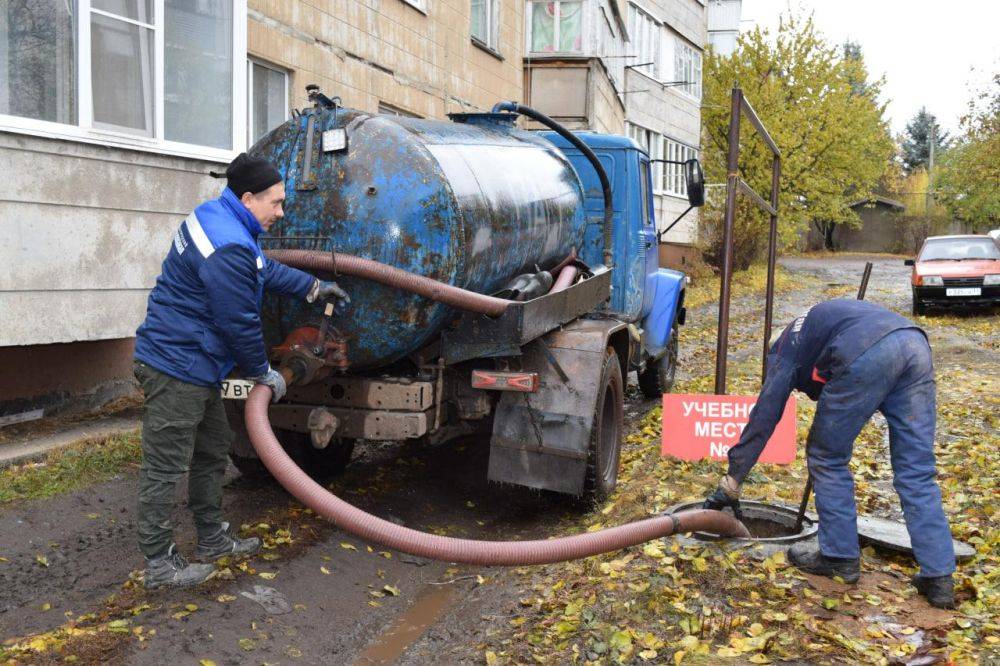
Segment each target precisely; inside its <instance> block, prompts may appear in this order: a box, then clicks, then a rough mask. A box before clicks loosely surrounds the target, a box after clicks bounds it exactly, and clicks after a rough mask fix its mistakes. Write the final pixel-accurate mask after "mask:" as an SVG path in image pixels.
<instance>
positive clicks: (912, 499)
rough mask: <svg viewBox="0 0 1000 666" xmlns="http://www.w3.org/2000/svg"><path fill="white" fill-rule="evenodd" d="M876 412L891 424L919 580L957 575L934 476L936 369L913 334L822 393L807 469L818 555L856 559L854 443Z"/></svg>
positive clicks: (882, 347) (886, 345)
mask: <svg viewBox="0 0 1000 666" xmlns="http://www.w3.org/2000/svg"><path fill="white" fill-rule="evenodd" d="M876 411H880V412H882V414H883V415H884V416H885V419H886V421H887V422H888V424H889V452H890V457H891V460H892V472H893V487H895V489H896V493H898V494H899V499H900V502H901V503H902V505H903V515H904V516H905V518H906V529H907V531H908V532H909V533H910V540H911V542H912V544H913V554H914V556H915V557H916V560H917V563H918V564H919V565H920V573H921V575H922V576H927V577H932V576H944V575H947V574H950V573H952V572H953V571H954V570H955V551H954V548H953V546H952V541H951V531H950V529H949V527H948V520H947V519H946V518H945V515H944V508H943V507H942V506H941V490H940V489H939V488H938V485H937V481H936V480H935V477H936V475H937V470H936V468H935V465H934V421H935V411H936V404H935V387H934V367H933V364H932V361H931V350H930V347H929V346H928V344H927V339H926V338H925V337H924V336H923V334H922V333H921V332H920V331H918V330H916V329H902V330H897V331H893V332H892V333H890V334H888V335H887V336H885V337H884V338H882V340H880V341H879V342H877V343H876V344H874V345H873V346H872V347H870V348H869V349H868V350H867V351H866V352H865V353H864V354H862V355H861V356H859V357H858V358H857V359H856V360H855V361H854V362H853V363H852V364H851V365H850V366H848V368H847V369H846V370H845V371H844V372H842V373H840V374H839V375H837V376H836V377H835V378H833V379H831V380H830V382H829V383H828V384H827V385H826V386H825V387H824V388H823V392H822V393H821V394H820V398H819V403H818V404H817V406H816V417H815V419H814V420H813V424H812V429H811V430H810V432H809V443H808V449H807V451H808V455H807V459H808V463H809V472H810V473H811V474H812V477H813V482H814V487H815V491H816V509H817V511H818V512H819V546H820V552H821V553H823V554H824V555H826V556H828V557H847V558H857V557H859V556H860V551H859V547H858V529H857V509H856V506H855V503H854V477H853V476H852V474H851V470H850V468H849V467H848V463H849V462H850V460H851V454H852V451H853V448H854V440H855V439H856V438H857V436H858V433H860V432H861V428H862V427H864V425H865V423H867V422H868V419H869V418H871V416H872V414H874V413H875V412H876Z"/></svg>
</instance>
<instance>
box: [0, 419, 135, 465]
mask: <svg viewBox="0 0 1000 666" xmlns="http://www.w3.org/2000/svg"><path fill="white" fill-rule="evenodd" d="M139 425H140V420H139V417H138V416H125V417H123V416H112V417H109V418H106V419H100V420H98V421H90V422H87V423H81V424H78V425H74V426H72V427H70V428H67V429H66V430H62V431H59V432H54V433H46V434H44V435H38V436H35V437H30V438H28V439H24V440H21V441H13V442H5V443H3V444H0V467H8V466H10V465H14V464H17V463H20V462H25V461H27V460H31V459H33V458H39V457H41V456H44V455H45V454H47V453H49V452H50V451H55V450H58V449H62V448H65V447H67V446H70V445H71V444H75V443H77V442H81V441H84V440H88V439H105V438H107V437H113V436H115V435H121V434H124V433H128V432H132V431H134V430H138V428H139Z"/></svg>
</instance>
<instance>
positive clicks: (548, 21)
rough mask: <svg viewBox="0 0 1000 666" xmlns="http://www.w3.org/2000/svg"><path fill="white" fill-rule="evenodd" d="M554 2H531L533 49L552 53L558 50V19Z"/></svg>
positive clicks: (538, 51) (536, 51)
mask: <svg viewBox="0 0 1000 666" xmlns="http://www.w3.org/2000/svg"><path fill="white" fill-rule="evenodd" d="M555 7H556V4H555V3H554V2H532V3H531V50H532V51H534V52H535V53H551V52H552V51H555V50H556V19H555V13H556V10H555Z"/></svg>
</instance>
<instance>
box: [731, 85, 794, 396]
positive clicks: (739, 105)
mask: <svg viewBox="0 0 1000 666" xmlns="http://www.w3.org/2000/svg"><path fill="white" fill-rule="evenodd" d="M744 115H745V116H746V118H747V120H749V121H750V124H751V125H753V127H754V129H755V130H757V134H758V135H759V136H760V138H761V139H763V141H764V143H765V144H767V147H768V148H770V149H771V153H772V155H773V156H774V157H773V160H772V162H771V202H770V203H768V202H767V201H765V200H764V197H762V196H760V195H759V194H757V192H755V191H754V189H753V188H752V187H750V185H749V184H748V183H747V182H746V181H745V180H743V178H742V177H741V176H740V172H739V168H740V167H739V160H740V119H741V117H742V116H744ZM780 180H781V151H780V150H778V145H777V144H776V143H775V142H774V139H772V138H771V135H770V134H769V133H768V131H767V128H766V127H764V123H762V122H761V121H760V118H759V117H757V112H756V111H754V110H753V107H752V106H751V105H750V102H748V101H747V99H746V97H744V96H743V90H742V89H740V88H739V86H735V87H733V93H732V106H731V108H730V113H729V137H728V152H727V156H726V214H725V218H724V227H723V236H722V245H723V251H722V280H721V285H720V287H719V335H718V340H717V342H716V347H715V393H716V394H717V395H722V394H725V393H726V364H727V355H728V352H729V297H730V287H731V285H732V280H733V223H734V221H735V219H736V194H737V192H743V193H744V194H746V195H747V196H749V197H750V200H751V201H753V202H754V203H755V204H757V207H758V208H760V209H761V210H763V211H765V212H767V213H768V214H770V216H771V228H770V232H769V235H768V247H767V295H766V304H765V309H764V349H763V353H762V355H761V378H762V379H763V377H764V376H765V375H766V373H767V352H768V342H769V340H770V337H771V317H772V312H773V309H774V264H775V261H776V260H777V251H778V250H777V247H778V185H779V183H780Z"/></svg>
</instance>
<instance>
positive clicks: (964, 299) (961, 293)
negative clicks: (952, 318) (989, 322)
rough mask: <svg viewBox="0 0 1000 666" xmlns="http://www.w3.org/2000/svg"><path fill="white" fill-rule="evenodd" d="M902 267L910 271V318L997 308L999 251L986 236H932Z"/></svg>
mask: <svg viewBox="0 0 1000 666" xmlns="http://www.w3.org/2000/svg"><path fill="white" fill-rule="evenodd" d="M905 263H906V265H907V266H912V267H913V272H912V274H911V275H910V284H911V285H912V287H913V314H924V312H925V311H926V310H927V308H928V307H934V306H960V307H963V306H994V305H1000V247H998V246H997V244H996V243H995V242H994V240H993V239H992V238H990V237H989V236H931V237H930V238H928V239H927V240H925V241H924V244H923V246H922V247H921V248H920V252H919V253H918V254H917V258H916V259H915V260H914V259H907V260H906V261H905Z"/></svg>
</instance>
